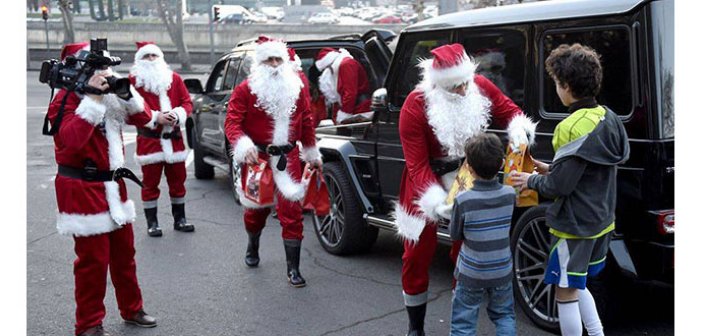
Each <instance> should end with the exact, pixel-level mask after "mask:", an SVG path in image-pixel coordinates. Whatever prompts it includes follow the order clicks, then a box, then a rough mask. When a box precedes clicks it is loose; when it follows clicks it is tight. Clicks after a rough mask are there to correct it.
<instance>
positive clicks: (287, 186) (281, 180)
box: [269, 155, 305, 202]
mask: <svg viewBox="0 0 702 336" xmlns="http://www.w3.org/2000/svg"><path fill="white" fill-rule="evenodd" d="M279 160H280V156H279V155H276V156H271V158H270V161H269V164H270V167H271V170H272V171H273V181H275V186H276V187H277V189H278V191H279V192H280V194H282V195H283V197H285V198H286V199H288V200H290V201H293V202H297V201H300V200H302V198H303V197H305V186H304V185H302V183H298V182H295V180H293V178H292V176H290V174H288V172H287V171H286V170H284V171H280V170H278V168H276V165H277V164H278V161H279Z"/></svg>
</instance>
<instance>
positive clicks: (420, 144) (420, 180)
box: [395, 75, 523, 241]
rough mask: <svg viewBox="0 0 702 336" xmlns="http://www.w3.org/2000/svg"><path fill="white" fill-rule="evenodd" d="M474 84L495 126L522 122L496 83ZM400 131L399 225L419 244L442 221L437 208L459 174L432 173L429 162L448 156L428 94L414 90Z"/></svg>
mask: <svg viewBox="0 0 702 336" xmlns="http://www.w3.org/2000/svg"><path fill="white" fill-rule="evenodd" d="M474 83H475V84H476V85H477V86H478V91H479V92H480V94H482V95H483V96H485V97H486V98H487V99H488V100H489V101H490V102H491V106H490V119H491V122H492V124H493V125H495V126H497V127H500V128H506V127H507V126H508V125H509V124H510V123H511V121H512V120H517V119H518V120H520V121H519V122H521V119H522V118H521V117H519V116H523V112H522V111H521V109H520V108H519V107H518V106H517V105H515V104H514V103H513V102H512V100H510V99H509V98H508V97H506V96H505V95H504V94H503V93H502V92H501V91H500V89H498V88H497V87H496V86H495V85H494V84H492V82H490V81H489V80H488V79H486V78H485V77H483V76H480V75H476V76H475V77H474ZM515 117H517V118H515ZM399 132H400V141H401V142H402V151H403V153H404V156H405V169H404V170H403V172H402V179H401V184H400V195H399V198H400V202H399V204H398V206H397V207H396V208H395V216H396V225H397V227H398V234H399V235H401V236H402V237H403V238H405V239H410V240H413V241H416V240H417V239H419V235H420V234H421V232H422V230H423V229H424V226H425V223H426V221H427V220H429V221H436V220H438V219H439V215H438V214H437V213H436V212H435V208H436V206H437V205H439V204H441V203H443V202H444V201H445V199H446V197H447V192H446V190H447V189H448V188H449V187H450V185H451V183H453V180H454V179H455V176H456V172H455V171H454V172H453V173H450V174H446V175H444V176H443V177H441V178H440V177H438V176H437V175H436V174H434V172H433V171H432V170H431V167H430V165H429V162H430V161H432V160H440V159H442V158H445V157H446V153H445V149H444V148H443V147H442V145H441V143H440V142H439V140H438V139H437V137H436V134H435V133H434V131H433V130H432V127H431V125H430V124H429V120H428V116H427V113H426V100H425V94H424V91H422V90H421V89H419V88H418V89H415V90H414V91H412V92H411V93H410V94H409V96H408V97H407V99H406V100H405V103H404V104H403V105H402V109H401V111H400V121H399Z"/></svg>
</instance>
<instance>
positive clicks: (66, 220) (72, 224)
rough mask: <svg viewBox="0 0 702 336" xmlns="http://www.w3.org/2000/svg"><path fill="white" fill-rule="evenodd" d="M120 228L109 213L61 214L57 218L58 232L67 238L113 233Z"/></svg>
mask: <svg viewBox="0 0 702 336" xmlns="http://www.w3.org/2000/svg"><path fill="white" fill-rule="evenodd" d="M120 227H121V226H119V225H117V224H116V223H115V221H113V220H112V217H110V213H109V212H107V211H106V212H102V213H99V214H94V215H80V214H68V213H59V214H58V216H57V217H56V230H57V231H58V233H59V234H62V235H65V236H71V235H73V236H76V237H86V236H93V235H97V234H102V233H107V232H112V231H114V230H117V229H119V228H120Z"/></svg>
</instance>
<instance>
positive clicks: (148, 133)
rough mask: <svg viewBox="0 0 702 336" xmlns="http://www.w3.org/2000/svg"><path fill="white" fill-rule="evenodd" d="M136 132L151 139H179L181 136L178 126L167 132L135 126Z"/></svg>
mask: <svg viewBox="0 0 702 336" xmlns="http://www.w3.org/2000/svg"><path fill="white" fill-rule="evenodd" d="M137 134H139V135H141V136H143V137H147V138H152V139H162V138H163V139H181V138H182V137H183V136H182V135H181V133H180V128H177V129H174V130H173V131H171V132H168V133H161V132H156V131H152V130H150V129H147V128H137Z"/></svg>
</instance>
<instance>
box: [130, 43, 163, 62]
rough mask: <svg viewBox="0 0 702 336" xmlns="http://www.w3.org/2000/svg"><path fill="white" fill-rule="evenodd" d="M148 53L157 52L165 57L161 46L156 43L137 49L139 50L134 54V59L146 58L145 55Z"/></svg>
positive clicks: (159, 55)
mask: <svg viewBox="0 0 702 336" xmlns="http://www.w3.org/2000/svg"><path fill="white" fill-rule="evenodd" d="M146 54H155V55H158V57H161V58H163V51H161V48H159V47H158V46H157V45H155V44H147V45H145V46H143V47H141V48H139V50H137V52H136V53H135V54H134V60H135V61H138V60H140V59H142V58H144V55H146Z"/></svg>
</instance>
